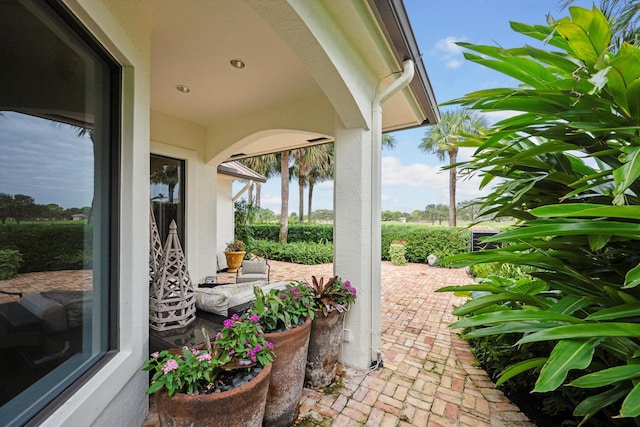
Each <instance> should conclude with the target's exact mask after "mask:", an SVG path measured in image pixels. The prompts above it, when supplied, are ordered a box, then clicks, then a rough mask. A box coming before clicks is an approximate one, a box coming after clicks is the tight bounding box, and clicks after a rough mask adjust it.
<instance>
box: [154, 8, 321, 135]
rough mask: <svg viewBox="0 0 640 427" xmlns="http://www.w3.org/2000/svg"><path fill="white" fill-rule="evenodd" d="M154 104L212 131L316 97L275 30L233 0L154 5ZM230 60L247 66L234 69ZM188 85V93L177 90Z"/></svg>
mask: <svg viewBox="0 0 640 427" xmlns="http://www.w3.org/2000/svg"><path fill="white" fill-rule="evenodd" d="M149 5H150V7H151V11H152V19H153V27H152V36H151V46H152V47H151V105H152V108H153V109H156V110H158V111H161V112H163V113H166V114H169V115H171V116H174V117H177V118H180V119H184V120H186V121H189V122H192V123H197V124H200V125H202V126H209V125H211V124H215V123H217V122H221V121H224V120H226V119H229V118H231V117H239V116H243V115H248V114H250V113H251V112H253V111H259V110H262V109H264V108H267V107H268V106H270V105H279V104H283V103H286V102H290V101H293V100H296V99H302V98H306V97H309V96H311V95H313V94H316V93H318V92H320V89H319V88H318V86H317V85H316V83H315V81H314V80H313V79H312V78H311V76H310V75H309V73H308V72H307V71H306V69H305V68H304V67H303V65H302V64H301V63H300V61H299V60H298V59H297V58H296V57H295V56H294V55H293V53H292V52H291V51H290V50H289V48H288V47H287V46H286V45H285V44H284V43H283V41H282V40H281V39H280V38H279V37H278V35H277V34H275V32H274V31H273V30H272V29H271V28H270V27H268V26H267V25H266V24H265V23H264V21H263V20H262V19H261V18H260V17H259V16H257V15H256V14H255V12H254V11H253V10H252V9H251V8H249V7H248V6H247V5H246V4H245V3H244V2H242V1H238V0H216V1H210V0H189V1H173V0H172V1H151V2H149ZM233 59H241V60H242V61H244V62H245V68H243V69H237V68H234V67H232V66H231V65H230V64H229V61H231V60H233ZM177 85H185V86H187V87H188V88H189V90H190V92H189V93H188V94H187V93H182V92H180V91H178V90H176V86H177Z"/></svg>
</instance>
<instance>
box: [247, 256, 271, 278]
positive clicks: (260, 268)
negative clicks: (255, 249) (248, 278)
mask: <svg viewBox="0 0 640 427" xmlns="http://www.w3.org/2000/svg"><path fill="white" fill-rule="evenodd" d="M252 273H261V274H266V273H267V260H264V259H256V260H245V261H242V274H243V275H245V274H252Z"/></svg>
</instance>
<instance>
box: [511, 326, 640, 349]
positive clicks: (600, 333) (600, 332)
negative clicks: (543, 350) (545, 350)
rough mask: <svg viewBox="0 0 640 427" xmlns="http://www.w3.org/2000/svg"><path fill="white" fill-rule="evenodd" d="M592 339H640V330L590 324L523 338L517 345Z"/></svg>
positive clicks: (543, 332)
mask: <svg viewBox="0 0 640 427" xmlns="http://www.w3.org/2000/svg"><path fill="white" fill-rule="evenodd" d="M591 337H640V328H639V327H638V325H635V324H633V323H617V322H609V323H589V324H579V325H570V326H558V327H557V328H552V329H548V330H545V331H540V332H536V333H534V334H531V335H527V336H526V337H523V338H521V339H520V340H519V341H518V342H517V343H516V344H525V343H529V342H538V341H551V340H563V339H574V338H591Z"/></svg>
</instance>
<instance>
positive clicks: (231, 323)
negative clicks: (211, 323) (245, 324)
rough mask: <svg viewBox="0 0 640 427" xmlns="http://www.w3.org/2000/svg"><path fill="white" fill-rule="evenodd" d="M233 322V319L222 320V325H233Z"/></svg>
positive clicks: (226, 326)
mask: <svg viewBox="0 0 640 427" xmlns="http://www.w3.org/2000/svg"><path fill="white" fill-rule="evenodd" d="M234 323H235V322H234V321H233V319H226V320H225V321H224V322H222V324H223V325H224V327H225V328H227V329H228V328H230V327H232V326H233V324H234Z"/></svg>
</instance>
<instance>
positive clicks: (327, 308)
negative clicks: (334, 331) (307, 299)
mask: <svg viewBox="0 0 640 427" xmlns="http://www.w3.org/2000/svg"><path fill="white" fill-rule="evenodd" d="M307 286H309V287H310V289H311V295H312V296H313V297H314V298H315V306H314V307H315V308H318V309H320V310H322V314H324V315H325V316H327V315H328V314H329V313H331V312H332V311H337V312H339V313H342V312H343V311H346V310H348V309H349V306H350V305H351V304H353V303H354V302H355V301H356V297H357V291H356V288H354V287H353V286H351V282H349V281H348V280H342V278H340V277H338V276H333V277H330V278H329V279H328V280H327V281H326V282H325V281H324V277H321V278H320V280H318V279H317V278H316V276H311V283H309V284H307Z"/></svg>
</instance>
